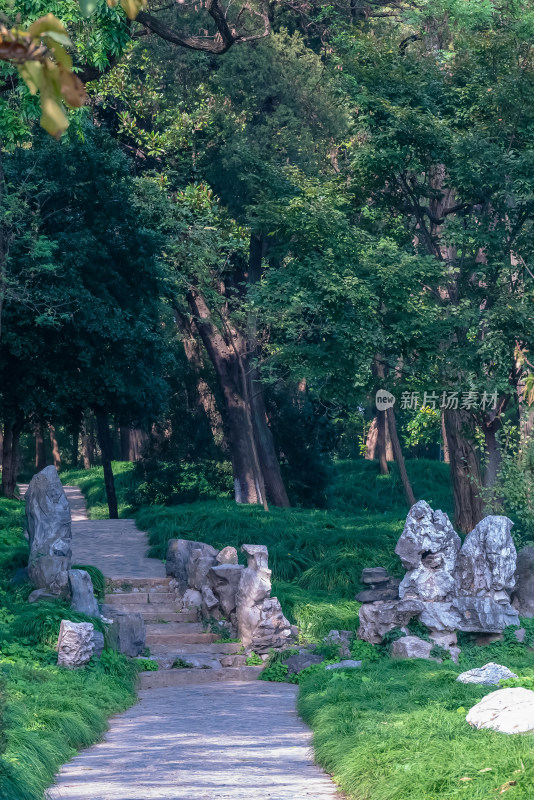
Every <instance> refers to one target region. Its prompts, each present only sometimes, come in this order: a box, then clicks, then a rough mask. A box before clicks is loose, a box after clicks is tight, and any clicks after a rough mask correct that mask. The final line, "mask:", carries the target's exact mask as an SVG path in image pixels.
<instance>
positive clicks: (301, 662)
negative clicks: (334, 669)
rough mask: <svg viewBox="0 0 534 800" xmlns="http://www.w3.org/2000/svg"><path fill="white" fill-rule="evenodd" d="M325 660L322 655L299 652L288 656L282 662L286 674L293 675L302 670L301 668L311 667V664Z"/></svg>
mask: <svg viewBox="0 0 534 800" xmlns="http://www.w3.org/2000/svg"><path fill="white" fill-rule="evenodd" d="M324 660H325V657H324V656H320V655H318V654H316V653H306V652H303V653H299V654H298V655H297V654H295V655H294V656H289V658H286V660H285V661H284V662H283V663H284V664H285V665H286V667H287V672H288V675H295V674H297V673H299V672H302V670H303V669H306V668H307V667H311V666H312V664H321V662H323V661H324Z"/></svg>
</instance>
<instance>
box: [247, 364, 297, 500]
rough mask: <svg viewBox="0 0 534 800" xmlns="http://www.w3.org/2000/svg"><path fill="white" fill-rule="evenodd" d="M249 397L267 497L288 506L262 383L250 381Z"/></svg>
mask: <svg viewBox="0 0 534 800" xmlns="http://www.w3.org/2000/svg"><path fill="white" fill-rule="evenodd" d="M252 374H253V375H257V374H258V370H256V369H255V370H253V373H252ZM250 397H251V405H252V418H253V422H254V434H255V437H256V442H257V445H258V457H259V461H260V467H261V471H262V473H263V478H264V481H265V491H266V492H267V498H268V500H269V501H270V502H271V503H272V504H273V505H275V506H278V507H279V508H289V506H290V503H289V498H288V496H287V492H286V487H285V486H284V482H283V480H282V475H281V472H280V463H279V461H278V456H277V454H276V449H275V446H274V439H273V435H272V433H271V429H270V427H269V425H268V423H267V411H266V409H265V395H264V391H263V384H262V383H261V382H260V381H259V380H253V381H252V385H251V389H250Z"/></svg>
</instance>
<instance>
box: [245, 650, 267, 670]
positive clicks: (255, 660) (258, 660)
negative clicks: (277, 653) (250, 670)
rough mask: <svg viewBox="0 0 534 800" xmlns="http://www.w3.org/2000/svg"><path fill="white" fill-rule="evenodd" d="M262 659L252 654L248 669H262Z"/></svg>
mask: <svg viewBox="0 0 534 800" xmlns="http://www.w3.org/2000/svg"><path fill="white" fill-rule="evenodd" d="M262 664H263V661H262V659H261V658H260V656H259V655H258V654H257V653H254V652H252V653H251V654H250V655H249V656H248V658H247V667H261V665H262Z"/></svg>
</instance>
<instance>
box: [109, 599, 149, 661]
mask: <svg viewBox="0 0 534 800" xmlns="http://www.w3.org/2000/svg"><path fill="white" fill-rule="evenodd" d="M102 616H103V617H104V618H105V619H108V620H111V621H112V624H111V625H110V627H109V629H108V641H109V644H110V647H112V648H113V649H114V650H118V651H119V653H123V654H124V655H125V656H130V658H135V657H136V656H140V655H142V654H143V652H144V649H145V646H146V629H145V621H144V619H143V617H142V616H141V614H133V613H130V612H129V611H118V610H117V609H116V608H114V607H113V606H109V605H104V606H102Z"/></svg>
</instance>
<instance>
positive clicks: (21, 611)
mask: <svg viewBox="0 0 534 800" xmlns="http://www.w3.org/2000/svg"><path fill="white" fill-rule="evenodd" d="M23 509H24V507H23V505H22V504H21V503H20V502H18V501H15V500H6V499H0V689H1V694H0V696H1V698H2V706H1V709H0V711H1V716H0V797H1V798H2V800H42V797H43V792H44V790H45V789H46V788H47V787H48V786H49V785H50V784H51V783H52V781H53V778H54V774H55V772H56V771H57V770H58V768H59V767H60V766H61V764H63V763H64V762H65V761H68V760H69V758H71V757H72V756H73V755H74V753H75V751H76V750H77V749H79V748H81V747H86V746H88V745H90V744H92V743H93V742H95V741H97V740H98V739H99V738H100V736H101V735H102V734H103V732H104V731H105V729H106V727H107V719H108V717H109V716H111V715H112V714H115V713H117V712H118V711H122V710H124V709H125V708H127V707H128V706H129V705H131V703H133V702H134V701H135V679H136V675H137V671H138V665H137V664H136V663H135V662H132V661H129V660H128V659H127V658H125V657H124V656H122V655H119V654H118V653H116V652H114V651H111V650H105V651H104V652H103V654H102V657H101V658H100V660H99V661H91V662H90V663H89V664H88V665H87V667H85V668H83V669H79V670H74V671H70V670H66V669H62V668H59V667H57V666H56V661H57V653H56V650H55V644H56V642H57V636H58V633H59V626H60V623H61V619H63V618H68V619H71V620H74V621H75V622H76V621H91V622H93V623H94V624H95V625H96V627H99V628H102V625H101V624H99V623H98V622H97V621H96V620H93V619H90V618H88V617H85V616H84V615H83V614H77V613H75V612H72V611H71V610H70V609H68V608H67V607H66V606H65V605H64V604H62V603H60V602H59V601H58V602H48V603H37V604H31V605H30V604H28V602H27V599H26V598H27V596H28V594H29V592H30V591H31V587H30V586H29V585H28V584H26V583H24V582H16V583H12V582H11V581H12V578H13V576H14V573H15V571H16V570H17V569H18V568H20V567H23V566H25V564H26V563H27V558H28V545H27V542H26V540H25V539H24V537H23V533H22V531H23V528H22V523H23Z"/></svg>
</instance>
